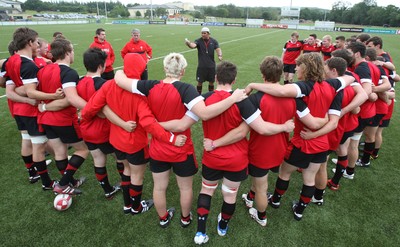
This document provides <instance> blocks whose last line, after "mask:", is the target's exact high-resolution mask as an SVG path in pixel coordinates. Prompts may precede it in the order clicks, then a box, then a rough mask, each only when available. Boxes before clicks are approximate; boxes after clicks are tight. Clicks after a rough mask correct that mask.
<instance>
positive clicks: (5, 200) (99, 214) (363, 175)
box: [0, 24, 400, 246]
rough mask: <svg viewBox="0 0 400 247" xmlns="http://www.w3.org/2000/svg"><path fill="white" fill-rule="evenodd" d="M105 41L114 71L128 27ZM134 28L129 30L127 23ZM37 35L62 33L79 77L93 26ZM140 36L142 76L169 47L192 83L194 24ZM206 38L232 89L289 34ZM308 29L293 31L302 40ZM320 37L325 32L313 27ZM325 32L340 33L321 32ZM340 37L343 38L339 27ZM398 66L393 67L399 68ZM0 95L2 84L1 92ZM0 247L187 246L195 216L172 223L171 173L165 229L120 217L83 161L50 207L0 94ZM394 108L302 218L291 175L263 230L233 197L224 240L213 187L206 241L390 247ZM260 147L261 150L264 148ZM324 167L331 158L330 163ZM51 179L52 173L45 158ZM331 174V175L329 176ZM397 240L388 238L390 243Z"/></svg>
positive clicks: (398, 134) (397, 136)
mask: <svg viewBox="0 0 400 247" xmlns="http://www.w3.org/2000/svg"><path fill="white" fill-rule="evenodd" d="M103 27H104V28H105V29H106V32H107V39H108V41H109V42H111V44H112V45H113V47H114V50H115V52H116V57H117V59H116V62H115V67H121V66H122V60H121V57H120V55H119V51H120V50H121V48H122V47H123V46H124V44H125V43H126V42H127V41H128V40H129V39H130V30H131V29H132V28H133V26H130V25H104V26H103ZM135 27H137V26H135ZM32 28H33V29H35V30H36V31H38V32H39V34H40V36H41V37H43V38H45V39H48V40H50V39H51V35H52V33H53V32H54V31H61V32H63V33H64V35H65V36H66V37H67V38H68V39H70V40H71V41H72V42H73V43H74V47H75V63H74V64H73V65H72V67H73V68H75V69H76V70H78V72H79V74H80V75H83V74H84V67H83V65H82V53H83V51H84V50H85V49H87V47H88V46H89V44H90V43H91V42H92V40H93V36H94V31H95V29H96V28H98V26H97V25H94V24H90V25H57V26H56V25H43V26H32ZM138 28H140V29H141V31H142V39H144V40H146V41H147V42H148V43H149V44H150V45H151V46H152V47H153V51H154V52H153V57H154V59H153V60H151V61H150V63H149V78H151V79H161V78H163V77H164V73H163V71H162V59H163V57H164V56H165V55H167V54H168V53H169V52H181V53H183V54H184V55H185V57H186V59H187V60H188V63H189V66H188V68H187V70H186V75H185V77H184V78H183V81H185V82H189V83H192V84H195V70H196V66H197V53H196V51H195V50H188V49H187V47H186V46H185V45H184V38H189V39H190V40H194V39H195V38H198V37H199V36H200V27H198V26H197V27H196V26H164V25H163V26H161V25H152V26H150V25H147V26H138ZM14 29H15V27H0V35H1V37H2V38H1V41H0V52H1V53H0V57H1V58H5V57H7V56H8V54H7V53H6V51H7V44H8V41H9V40H10V39H11V36H12V32H13V31H14ZM211 32H212V33H211V34H212V36H213V37H215V38H216V39H217V40H218V41H219V42H220V45H221V48H222V51H223V55H224V59H226V60H229V61H232V62H234V63H236V64H237V65H238V69H239V74H238V78H237V85H236V86H237V87H244V86H245V85H246V84H247V83H249V82H253V81H257V82H261V75H260V72H259V69H258V65H259V63H260V61H261V60H262V58H263V57H264V56H266V55H277V56H280V55H281V52H282V46H283V43H284V42H285V41H286V40H287V39H288V38H289V37H290V33H291V32H292V30H277V29H271V30H265V29H248V28H225V27H211ZM308 34H309V32H308V31H300V35H301V38H304V37H306V36H307V35H308ZM317 34H318V36H319V37H322V36H323V34H324V33H317ZM330 34H331V35H332V36H333V37H335V36H337V35H339V33H330ZM340 35H343V33H340ZM344 35H346V36H349V35H350V34H347V33H344ZM382 37H383V39H384V44H385V45H384V49H385V50H386V51H389V52H390V53H391V55H392V57H393V58H394V60H395V61H394V63H395V64H396V65H397V66H400V50H399V49H398V41H399V37H398V36H389V35H382ZM398 70H400V69H398ZM0 95H4V89H0ZM0 109H1V110H0V119H1V120H0V123H1V124H0V143H1V145H0V150H1V152H0V174H1V175H0V178H1V181H2V189H1V191H2V192H1V193H0V201H1V204H0V212H1V215H2V216H1V227H0V239H1V240H0V246H55V245H60V246H193V245H194V243H193V237H194V234H195V232H196V221H194V224H192V225H191V226H190V227H188V228H186V229H183V228H181V227H180V225H179V214H180V211H179V193H178V188H177V186H176V183H175V180H174V179H173V178H171V183H170V187H169V190H168V206H174V207H176V208H177V215H176V218H174V219H173V220H172V224H171V225H170V226H169V227H168V228H167V229H161V228H160V227H158V217H157V214H156V211H155V210H154V209H152V210H151V211H150V212H148V213H146V214H143V215H140V216H125V215H123V213H122V196H121V195H118V196H117V197H116V198H115V199H114V200H112V201H106V200H105V199H104V196H103V193H102V190H101V188H100V186H99V185H98V183H97V180H96V178H95V176H94V172H93V162H92V160H91V158H88V160H87V161H85V163H84V165H83V166H82V167H81V169H80V170H79V171H78V173H77V176H80V175H85V176H87V177H88V182H87V184H85V185H83V187H82V190H83V191H84V194H83V195H81V196H78V197H75V198H74V199H73V204H72V206H71V208H70V209H68V210H67V211H65V212H58V211H56V210H54V209H53V199H54V195H53V194H52V193H51V192H43V191H42V190H41V188H40V184H34V185H31V184H29V183H28V181H27V173H26V171H25V168H24V165H23V162H22V160H21V157H20V155H19V151H20V136H19V133H18V131H17V130H16V125H15V122H14V121H13V120H12V118H11V117H10V114H9V113H8V108H7V103H6V99H5V97H2V98H0ZM398 119H399V108H398V107H396V108H395V113H394V115H393V118H392V122H391V126H390V128H388V129H386V130H385V132H384V138H385V139H384V144H383V147H382V149H381V151H380V158H379V159H378V160H374V161H373V162H372V166H371V168H358V169H357V170H356V176H355V179H354V180H346V179H342V182H341V189H340V190H339V191H337V192H332V191H330V190H327V192H326V196H325V201H326V203H325V205H324V206H322V207H317V206H315V205H309V207H308V208H307V209H306V211H305V214H304V219H303V220H302V221H300V222H297V221H295V220H294V219H293V215H292V213H291V210H290V204H291V202H292V200H294V199H296V200H297V199H298V193H299V190H300V189H301V177H300V174H297V173H296V174H293V177H292V180H291V183H290V186H289V190H288V192H287V193H286V195H285V197H284V198H283V200H282V206H281V208H280V209H277V210H276V209H272V208H268V210H267V216H268V226H267V227H266V228H262V227H260V226H259V225H258V224H257V223H255V222H254V221H253V220H251V219H250V217H249V216H248V212H247V209H246V208H245V207H244V205H243V204H242V202H241V201H240V200H238V204H237V208H236V212H235V215H234V217H233V219H232V220H231V222H230V224H229V226H230V229H229V231H228V234H227V236H225V237H220V236H218V234H217V232H216V224H217V221H216V218H217V214H218V213H219V211H220V207H221V204H222V198H221V193H220V191H219V190H217V192H216V194H215V196H214V198H213V201H212V205H211V213H210V216H209V221H208V235H209V237H210V240H209V243H208V245H209V246H267V245H268V246H356V245H358V246H397V245H398V243H400V223H399V222H400V215H399V213H398V211H397V210H398V207H399V205H400V193H399V188H400V180H399V179H398V176H399V175H400V167H399V160H398V157H397V155H396V153H397V152H399V151H400V149H399V148H398V141H397V140H400V129H399V127H398V126H399V120H398ZM192 134H193V139H194V142H195V147H196V154H197V158H198V160H199V161H201V152H202V146H201V144H202V131H201V126H200V123H197V124H196V125H195V126H193V127H192ZM265 148H268V147H265ZM108 163H109V165H108V171H109V175H110V180H111V182H112V183H117V182H118V174H117V172H116V169H115V165H114V162H113V160H112V159H109V162H108ZM329 167H330V168H331V167H332V164H330V166H329ZM49 170H50V172H51V175H52V176H53V177H55V178H58V172H57V171H56V168H55V166H54V164H52V165H50V167H49ZM328 173H329V174H330V176H331V175H332V173H331V172H330V171H329V172H328ZM275 181H276V174H271V175H270V183H269V185H270V188H274V187H275V185H274V184H275ZM200 184H201V180H200V173H198V174H197V176H196V178H195V182H194V198H195V200H194V202H193V212H194V213H195V211H196V203H197V195H198V192H199V190H200ZM248 187H249V181H245V182H244V183H243V184H242V186H241V189H240V191H239V196H240V195H241V194H242V193H245V192H247V190H248ZM151 191H152V178H151V174H150V172H147V173H146V178H145V186H144V194H143V197H144V198H149V197H151ZM396 243H397V244H396Z"/></svg>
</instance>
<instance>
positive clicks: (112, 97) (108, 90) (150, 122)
mask: <svg viewBox="0 0 400 247" xmlns="http://www.w3.org/2000/svg"><path fill="white" fill-rule="evenodd" d="M105 105H108V106H109V107H110V108H111V110H112V111H113V112H114V113H115V114H117V115H118V116H119V117H120V118H121V119H122V120H124V121H136V123H137V126H136V129H135V130H134V131H133V132H127V131H125V130H124V129H122V128H121V127H119V126H117V125H114V124H111V126H110V143H111V144H112V145H113V146H114V147H115V148H116V149H118V150H120V151H122V152H125V153H129V154H132V153H136V152H138V151H140V150H142V149H143V148H144V147H146V146H147V145H148V137H147V132H149V133H150V134H152V136H153V138H152V140H157V141H159V142H163V143H164V146H168V145H170V146H172V144H171V142H172V141H173V140H171V136H172V135H171V134H170V133H169V132H167V131H165V130H164V129H163V128H162V127H161V126H160V125H159V124H158V123H157V121H156V119H155V118H154V115H153V114H152V112H151V111H150V108H149V106H148V104H147V100H146V98H145V97H143V96H141V95H139V94H132V93H130V92H128V91H126V90H123V89H122V88H120V87H118V85H117V84H116V83H115V80H109V81H107V82H106V83H105V84H104V85H103V86H102V87H101V88H100V89H99V90H98V91H97V92H96V93H95V94H94V95H93V96H92V97H91V98H90V100H89V101H88V103H87V104H86V106H85V107H84V108H83V109H82V114H81V116H82V121H91V120H92V119H93V118H94V117H95V116H96V114H97V113H98V112H99V111H100V110H101V109H102V108H103V107H104V106H105Z"/></svg>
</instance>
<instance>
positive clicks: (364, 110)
mask: <svg viewBox="0 0 400 247" xmlns="http://www.w3.org/2000/svg"><path fill="white" fill-rule="evenodd" d="M354 73H356V74H357V75H358V76H359V78H360V83H361V84H363V83H371V84H372V83H373V84H374V85H375V86H377V85H378V81H379V78H380V72H379V69H378V68H377V67H376V66H375V65H373V64H372V63H370V62H366V61H364V62H361V63H359V64H357V65H355V69H354ZM359 115H360V117H361V118H362V119H367V118H371V117H373V116H375V115H376V108H375V102H371V101H369V100H367V101H365V102H364V104H362V105H361V110H360V114H359Z"/></svg>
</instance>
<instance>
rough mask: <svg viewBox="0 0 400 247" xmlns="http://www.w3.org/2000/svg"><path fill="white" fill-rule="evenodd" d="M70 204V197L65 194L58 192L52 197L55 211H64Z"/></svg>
mask: <svg viewBox="0 0 400 247" xmlns="http://www.w3.org/2000/svg"><path fill="white" fill-rule="evenodd" d="M71 204H72V197H71V196H70V195H67V194H58V195H57V196H56V198H55V199H54V208H55V209H56V210H57V211H65V210H67V209H68V208H69V207H70V206H71Z"/></svg>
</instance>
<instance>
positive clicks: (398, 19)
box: [22, 0, 400, 27]
mask: <svg viewBox="0 0 400 247" xmlns="http://www.w3.org/2000/svg"><path fill="white" fill-rule="evenodd" d="M98 5H99V12H100V13H99V14H100V15H105V8H104V2H98ZM137 5H139V4H138V3H134V4H128V5H127V6H125V5H123V4H122V3H120V2H118V1H117V2H111V1H110V2H107V15H108V16H109V17H129V11H128V9H127V7H134V6H137ZM22 9H23V10H35V11H38V12H44V11H60V12H75V13H94V14H97V2H88V3H79V2H63V1H61V2H58V3H52V2H51V3H49V2H46V3H44V2H42V1H41V0H27V1H26V2H25V3H23V4H22ZM196 10H197V11H184V12H183V14H190V15H192V16H193V17H194V18H199V19H203V18H205V17H206V16H214V17H219V18H239V19H246V18H251V19H264V20H274V21H279V20H280V19H281V16H280V8H276V7H238V6H235V5H234V4H222V5H218V6H217V7H212V6H196ZM165 12H166V9H163V8H156V9H154V10H153V15H155V16H163V15H164V14H163V13H165ZM149 16H150V10H148V11H147V12H146V14H145V16H144V17H149ZM131 17H135V16H131ZM136 17H140V15H138V14H137V13H136ZM300 19H303V20H310V21H334V22H337V23H344V24H354V25H371V26H382V25H385V26H388V25H390V26H393V27H399V26H400V8H398V7H396V6H394V5H388V6H386V7H380V6H377V4H376V1H375V0H363V1H362V2H360V3H357V4H355V5H353V6H352V5H351V4H350V3H349V2H347V1H337V2H335V3H334V4H333V6H332V9H331V10H326V9H321V8H302V9H301V11H300Z"/></svg>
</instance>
